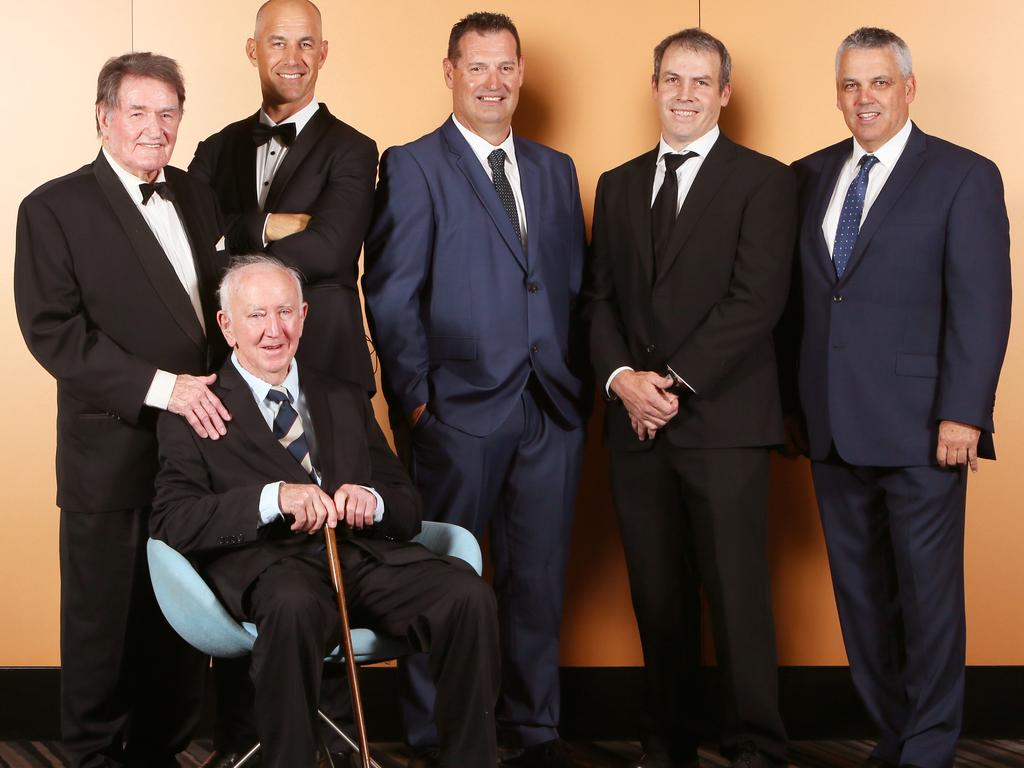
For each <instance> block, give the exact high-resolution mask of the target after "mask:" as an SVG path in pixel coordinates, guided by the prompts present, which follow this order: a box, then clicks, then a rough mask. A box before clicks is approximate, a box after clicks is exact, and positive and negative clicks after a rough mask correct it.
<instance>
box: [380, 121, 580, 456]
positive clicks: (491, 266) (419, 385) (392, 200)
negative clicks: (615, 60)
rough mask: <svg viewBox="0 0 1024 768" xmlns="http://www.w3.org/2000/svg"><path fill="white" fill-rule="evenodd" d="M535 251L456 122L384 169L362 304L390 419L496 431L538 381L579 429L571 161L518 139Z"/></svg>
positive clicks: (575, 188) (391, 157)
mask: <svg viewBox="0 0 1024 768" xmlns="http://www.w3.org/2000/svg"><path fill="white" fill-rule="evenodd" d="M515 151H516V162H517V164H518V168H519V175H520V178H521V182H522V192H523V199H524V203H525V206H526V226H527V247H526V248H525V249H524V247H523V245H522V244H521V243H520V242H519V239H518V238H517V237H516V234H515V230H514V229H513V228H512V224H511V222H510V221H509V218H508V215H507V214H506V212H505V209H504V208H503V207H502V205H501V202H500V200H499V199H498V195H497V192H496V191H495V189H494V185H493V183H492V182H491V180H490V179H489V178H488V176H487V174H486V172H485V171H484V169H483V167H482V166H481V164H480V161H479V160H478V159H477V157H476V156H475V155H474V154H473V151H472V149H471V148H470V146H469V144H468V143H467V142H466V140H465V138H464V137H463V136H462V134H461V133H459V130H458V128H457V127H456V126H455V124H454V122H453V121H452V120H451V119H449V120H447V121H446V122H445V123H444V124H443V125H442V126H441V127H440V128H439V129H437V130H436V131H434V132H432V133H429V134H427V135H426V136H424V137H422V138H421V139H418V140H417V141H414V142H412V143H410V144H406V145H404V146H400V147H392V148H391V149H389V150H388V151H387V152H385V153H384V156H383V157H382V158H381V171H380V181H379V183H378V187H377V201H376V208H375V213H374V221H373V224H372V225H371V227H370V234H369V235H368V237H367V240H366V245H365V259H366V272H365V275H364V276H363V293H364V295H365V297H366V310H367V316H368V318H369V321H370V328H371V330H372V332H373V335H374V342H375V344H376V348H377V351H378V354H379V355H380V357H381V362H382V372H383V380H384V388H385V392H386V393H387V395H388V398H389V402H390V405H391V407H392V408H393V409H399V411H400V412H401V414H402V415H403V416H404V415H407V414H409V413H410V412H411V411H412V410H413V409H414V408H415V407H416V406H417V405H419V404H420V403H428V404H429V405H428V408H429V410H430V411H431V413H433V414H434V415H435V416H437V417H438V418H439V419H440V420H441V421H443V422H444V423H446V424H448V425H450V426H453V427H455V428H456V429H459V430H462V431H464V432H467V433H469V434H472V435H478V436H482V435H487V434H490V433H491V432H492V431H494V430H495V429H497V428H498V427H499V426H500V425H501V424H502V423H503V422H504V420H505V418H506V417H507V416H508V414H509V413H510V411H511V410H512V408H513V407H514V406H515V404H516V403H517V402H518V398H519V395H520V394H521V393H522V391H523V388H524V387H525V386H526V382H527V379H528V378H529V375H530V372H531V370H532V371H533V372H534V373H535V374H536V377H537V379H538V381H539V382H540V385H541V386H542V387H543V388H544V390H545V392H546V394H547V395H548V397H549V398H550V401H551V403H552V404H553V405H554V408H555V409H556V410H557V415H558V416H560V417H561V421H563V422H564V423H565V424H566V425H569V426H579V425H580V424H581V422H582V419H581V413H580V411H581V408H580V400H581V394H582V384H581V381H580V375H579V372H580V371H581V370H582V368H583V364H584V363H585V361H584V360H582V359H580V355H579V346H580V345H581V344H582V342H583V341H584V340H583V339H582V337H581V334H580V333H579V331H578V328H577V317H578V313H577V311H576V304H577V298H578V296H579V293H580V287H581V285H580V284H581V281H582V273H583V261H584V254H585V246H586V238H585V234H584V225H583V209H582V206H581V203H580V194H579V185H578V183H577V180H576V169H575V167H574V166H573V163H572V160H571V159H570V158H569V157H568V156H567V155H564V154H561V153H559V152H556V151H554V150H552V149H549V148H547V147H544V146H541V145H540V144H536V143H534V142H532V141H527V140H525V139H521V138H519V137H518V136H517V137H515Z"/></svg>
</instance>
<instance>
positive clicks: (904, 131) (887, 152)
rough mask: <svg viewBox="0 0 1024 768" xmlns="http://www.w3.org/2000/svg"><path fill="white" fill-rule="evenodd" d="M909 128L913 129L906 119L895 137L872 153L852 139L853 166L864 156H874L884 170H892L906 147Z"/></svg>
mask: <svg viewBox="0 0 1024 768" xmlns="http://www.w3.org/2000/svg"><path fill="white" fill-rule="evenodd" d="M911 128H913V123H911V121H910V120H909V119H908V120H907V122H906V123H904V125H903V127H902V128H900V129H899V131H897V132H896V135H895V136H893V137H892V138H891V139H889V140H888V141H887V142H885V144H883V145H882V146H880V147H879V148H878V149H876V150H875V151H874V152H868V151H867V150H866V149H864V147H862V146H861V145H860V143H859V142H858V141H857V139H856V138H854V140H853V158H852V160H853V164H854V165H857V163H859V162H860V159H861V158H862V157H863V156H864V155H874V156H875V157H877V158H878V162H880V163H881V164H882V165H884V166H885V167H886V168H892V167H893V166H895V165H896V161H897V160H899V159H900V155H902V154H903V148H904V147H905V146H907V141H908V140H909V139H910V131H911Z"/></svg>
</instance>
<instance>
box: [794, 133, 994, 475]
mask: <svg viewBox="0 0 1024 768" xmlns="http://www.w3.org/2000/svg"><path fill="white" fill-rule="evenodd" d="M850 141H851V140H850V139H846V140H844V141H841V142H839V143H838V144H835V145H833V146H831V147H828V148H827V149H823V150H821V151H820V152H816V153H815V154H813V155H810V156H808V157H805V158H804V159H802V160H800V161H798V162H797V163H795V165H794V168H795V169H796V172H797V177H798V182H799V184H800V198H801V210H802V215H803V219H802V225H801V229H800V239H799V252H800V260H799V266H798V269H797V277H798V279H799V281H800V284H801V290H800V291H795V292H794V293H795V295H796V296H801V295H802V306H801V307H800V308H799V309H800V311H801V312H802V316H803V317H802V340H801V346H800V358H799V390H800V403H801V405H802V408H803V413H804V416H805V419H806V422H807V430H808V438H809V441H810V456H811V458H812V459H815V460H821V459H824V458H825V457H826V456H827V455H828V452H829V450H830V447H831V445H832V444H833V442H834V443H835V446H836V450H837V451H838V453H839V455H840V456H841V457H842V458H843V459H844V460H846V461H847V462H849V463H851V464H854V465H863V466H921V465H927V464H933V463H935V446H936V441H937V436H938V424H939V422H940V421H941V420H944V419H949V420H953V421H961V422H965V423H967V424H972V425H975V426H977V427H980V428H981V429H982V430H983V434H982V439H981V441H980V443H979V449H978V452H979V455H981V456H983V457H985V458H995V453H994V448H993V444H992V432H993V430H994V427H993V423H992V412H993V408H994V405H995V390H996V382H997V380H998V378H999V369H1000V367H1001V366H1002V361H1003V355H1004V353H1005V351H1006V343H1007V337H1008V334H1009V326H1010V260H1009V248H1010V243H1009V223H1008V220H1007V216H1006V206H1005V203H1004V200H1003V185H1002V180H1001V178H1000V176H999V170H998V169H997V168H996V166H995V165H994V164H993V163H992V162H990V161H989V160H987V159H985V158H984V157H981V156H980V155H977V154H975V153H974V152H971V151H969V150H966V149H963V148H962V147H958V146H956V145H954V144H950V143H949V142H946V141H943V140H941V139H937V138H935V137H934V136H928V135H927V134H925V133H922V132H921V131H920V130H919V129H918V128H917V126H914V127H913V129H912V131H911V134H910V138H909V140H908V142H907V145H906V147H905V148H904V150H903V154H902V155H901V156H900V159H899V161H898V162H897V164H896V167H895V168H894V169H893V170H892V173H891V174H890V176H889V178H888V180H887V181H886V183H885V186H884V187H883V188H882V191H881V192H880V193H879V195H878V198H877V199H876V200H875V202H874V204H873V205H872V206H871V209H870V210H869V211H868V215H867V217H866V218H865V220H864V223H863V225H862V226H861V230H860V236H859V237H858V239H857V244H856V246H855V248H854V251H853V254H852V255H851V257H850V261H849V264H848V266H847V268H846V271H845V272H844V273H843V277H842V278H841V279H839V280H837V279H836V274H835V270H834V268H833V265H832V259H831V257H830V256H829V251H828V247H827V244H826V243H825V237H824V235H823V234H822V229H821V224H822V220H823V219H824V217H825V211H826V209H827V207H828V204H829V200H830V198H831V196H832V191H833V189H834V187H835V184H836V179H837V178H838V175H839V172H840V169H841V168H842V165H843V162H844V161H845V160H846V159H847V158H848V157H849V155H850V151H851V149H852V147H851V143H850Z"/></svg>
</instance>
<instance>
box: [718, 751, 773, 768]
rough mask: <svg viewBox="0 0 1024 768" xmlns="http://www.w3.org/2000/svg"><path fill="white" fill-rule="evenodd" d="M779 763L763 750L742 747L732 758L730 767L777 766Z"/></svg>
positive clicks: (769, 767)
mask: <svg viewBox="0 0 1024 768" xmlns="http://www.w3.org/2000/svg"><path fill="white" fill-rule="evenodd" d="M779 765H780V763H778V762H776V761H775V760H772V759H771V758H769V757H768V756H767V755H765V754H764V753H763V752H758V751H756V750H753V749H744V750H743V751H742V752H740V753H739V754H738V755H736V757H735V758H733V761H732V764H731V766H730V768H777V766H779Z"/></svg>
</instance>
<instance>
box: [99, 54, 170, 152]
mask: <svg viewBox="0 0 1024 768" xmlns="http://www.w3.org/2000/svg"><path fill="white" fill-rule="evenodd" d="M126 77H148V78H151V79H153V80H159V81H160V82H162V83H167V85H169V86H171V87H172V88H173V89H174V91H175V93H177V94H178V109H179V110H180V111H181V112H184V111H185V78H184V77H182V74H181V67H179V66H178V62H176V61H175V60H174V59H172V58H170V57H168V56H161V55H160V54H159V53H149V52H148V51H132V52H131V53H123V54H121V55H120V56H115V57H113V58H112V59H107V62H106V63H105V64H104V65H103V68H102V69H101V70H100V74H99V77H98V78H97V79H96V106H97V107H98V106H100V105H102V106H103V107H104V108H105V109H107V110H108V111H109V110H113V109H117V107H118V106H119V103H118V98H119V96H120V94H121V83H122V81H123V80H124V79H125V78H126ZM99 132H100V122H99V118H98V117H97V119H96V134H97V135H99Z"/></svg>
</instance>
